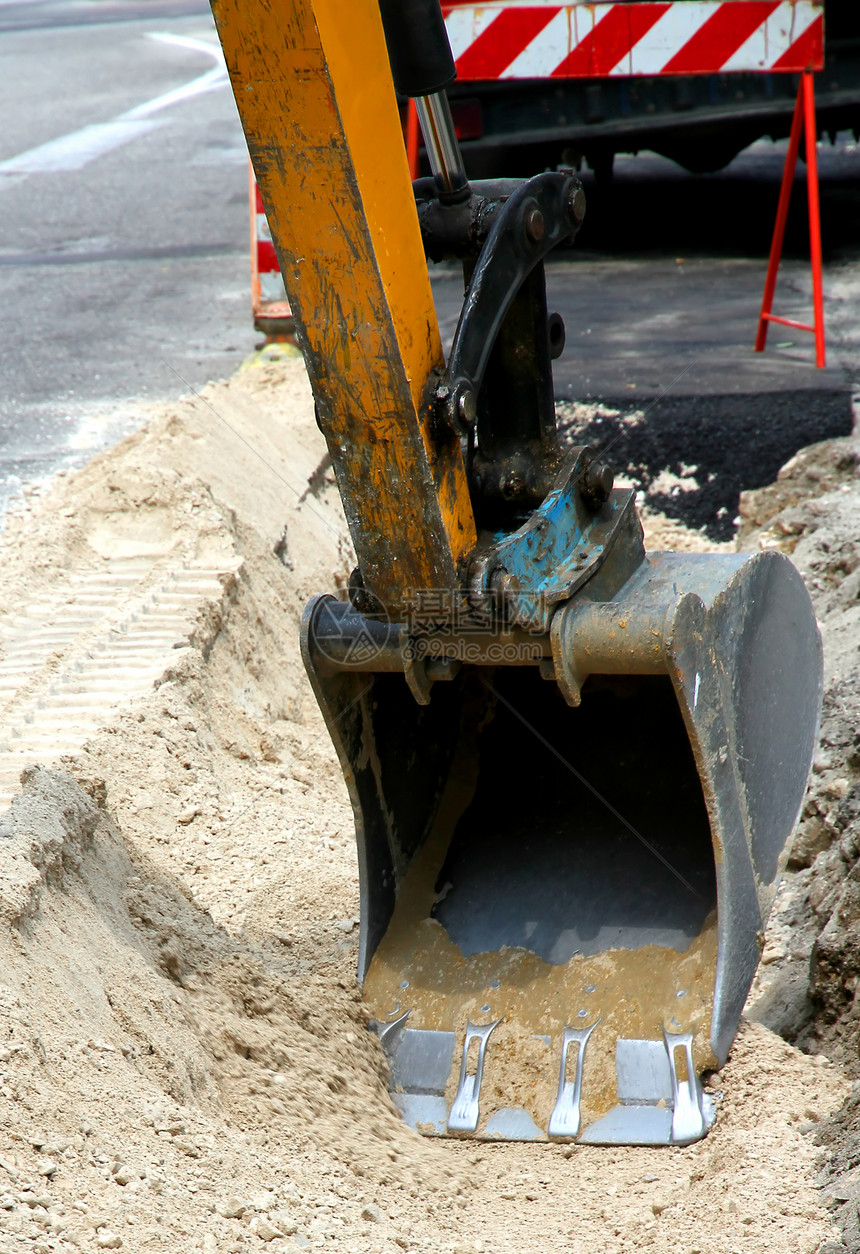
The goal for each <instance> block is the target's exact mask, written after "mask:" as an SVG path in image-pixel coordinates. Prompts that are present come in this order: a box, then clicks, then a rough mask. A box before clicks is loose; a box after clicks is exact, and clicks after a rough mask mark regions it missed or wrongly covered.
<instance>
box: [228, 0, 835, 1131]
mask: <svg viewBox="0 0 860 1254" xmlns="http://www.w3.org/2000/svg"><path fill="white" fill-rule="evenodd" d="M213 12H214V15H215V20H216V23H217V26H218V30H219V35H220V37H221V41H222V44H223V47H224V52H225V59H226V63H227V66H228V69H229V72H230V77H231V80H232V83H233V88H234V93H235V97H236V102H237V106H238V108H239V112H240V115H241V118H242V123H243V126H244V129H245V134H246V137H247V140H248V146H249V150H250V153H251V157H252V160H253V163H254V170H255V174H256V177H257V180H258V183H259V187H260V191H261V195H262V198H263V202H264V205H265V208H266V214H267V218H268V221H269V223H270V225H271V228H272V234H273V239H274V243H275V247H276V250H277V253H278V258H279V263H280V267H281V271H282V273H283V275H284V278H285V281H286V283H287V290H288V293H289V297H290V305H291V308H292V310H293V314H294V317H295V323H296V333H297V336H298V339H299V342H300V344H301V346H302V349H303V352H304V357H305V363H306V366H307V370H308V376H309V378H310V382H311V385H312V388H313V392H314V398H315V402H316V408H317V419H318V422H319V426H320V429H321V431H322V432H323V434H324V436H325V438H326V441H327V446H328V451H329V455H330V457H331V462H332V466H333V469H334V473H335V476H336V478H337V483H338V488H339V490H340V494H341V497H342V499H343V502H344V507H345V514H346V517H347V520H348V523H349V527H350V534H351V537H352V541H353V545H354V548H355V553H356V557H357V559H358V565H357V567H356V570H355V571H354V572H353V575H352V577H351V579H350V583H349V590H348V593H349V600H345V601H340V600H337V599H335V598H334V597H331V596H325V595H324V596H321V597H317V598H315V599H314V600H313V601H312V602H311V604H310V605H309V607H308V609H307V611H306V614H305V617H304V620H303V628H302V648H303V653H304V658H305V663H306V666H307V670H308V674H309V676H310V680H311V683H312V685H313V687H314V690H315V692H316V696H317V698H318V701H319V704H320V707H321V709H322V711H323V713H324V716H325V718H326V721H327V723H328V727H329V730H330V732H331V735H332V738H333V740H334V743H335V745H336V747H337V752H338V754H339V755H340V761H341V764H342V766H343V771H344V776H345V778H346V782H347V785H348V787H349V790H350V794H351V797H352V803H353V807H354V810H355V822H356V838H357V844H358V861H359V874H360V891H361V929H360V941H359V964H358V977H359V980H360V983H361V986H362V989H363V994H364V997H365V999H366V1001H367V1003H368V1005H369V1007H370V1010H371V1013H372V1017H373V1021H374V1023H375V1025H376V1028H377V1031H378V1033H379V1036H380V1039H381V1042H382V1045H383V1046H384V1048H385V1050H386V1052H387V1054H388V1057H389V1060H390V1064H391V1084H392V1094H393V1097H394V1101H395V1102H396V1103H397V1105H398V1107H399V1108H400V1110H401V1111H402V1113H403V1117H404V1118H405V1119H406V1120H407V1121H408V1122H409V1123H410V1124H412V1126H413V1127H415V1128H417V1129H419V1130H420V1131H422V1132H426V1133H429V1134H435V1135H452V1136H477V1137H484V1138H490V1139H493V1138H496V1139H515V1140H542V1139H546V1138H555V1139H561V1140H574V1139H579V1140H581V1141H589V1142H594V1143H597V1142H602V1143H609V1144H621V1143H633V1144H685V1143H688V1142H691V1141H694V1140H696V1139H697V1138H698V1137H701V1136H702V1135H704V1133H705V1132H706V1130H707V1128H708V1125H709V1123H710V1121H711V1120H712V1118H713V1116H714V1110H713V1103H712V1101H711V1099H710V1098H709V1097H708V1096H707V1095H706V1094H705V1093H704V1091H703V1087H702V1081H701V1077H702V1075H703V1073H705V1072H707V1071H708V1070H709V1069H712V1068H714V1067H718V1066H719V1065H720V1064H721V1063H722V1062H723V1061H724V1060H725V1058H726V1056H727V1053H728V1050H729V1048H730V1045H731V1042H732V1039H733V1035H734V1033H735V1030H736V1028H737V1024H738V1020H739V1017H740V1014H741V1011H742V1008H743V1004H744V999H745V997H746V995H747V992H748V990H749V987H750V982H751V980H752V978H753V974H754V972H755V968H756V964H757V961H758V958H759V954H760V949H761V944H762V934H763V929H764V926H765V920H766V918H767V913H768V910H769V908H770V905H771V901H772V898H773V894H774V891H775V886H776V882H777V878H778V876H779V873H780V870H781V868H782V865H783V862H784V859H785V857H786V850H787V846H788V842H789V840H790V837H791V833H792V830H793V827H794V824H795V821H796V818H797V815H798V811H799V808H800V804H801V799H802V796H803V791H804V787H805V784H806V777H807V772H808V770H809V765H810V760H811V756H812V750H813V745H814V741H815V735H816V729H817V720H818V711H819V705H820V695H821V649H820V641H819V635H818V630H817V627H816V623H815V619H814V615H813V612H812V608H811V604H810V601H809V597H808V595H807V593H806V591H805V589H804V586H803V583H802V581H801V579H800V576H799V575H798V574H797V572H796V570H795V569H794V567H793V566H792V565H791V563H790V562H789V561H788V559H787V558H785V557H783V556H782V555H781V554H779V553H776V552H765V553H759V554H756V555H755V556H752V557H749V556H742V555H736V556H729V555H723V554H715V555H687V554H673V553H649V554H646V552H645V550H644V547H643V540H642V529H641V526H640V524H639V520H638V517H637V515H636V511H635V507H634V501H633V494H632V493H631V492H630V491H629V490H625V489H621V488H615V487H614V486H613V477H612V473H611V470H610V469H609V467H608V466H606V465H605V464H604V463H603V462H602V460H600V459H599V458H598V456H597V454H596V453H595V450H593V449H589V448H579V449H569V448H565V447H564V446H563V445H562V443H561V441H560V440H559V437H558V433H557V430H556V423H555V408H554V399H553V396H554V392H553V383H552V369H551V361H552V359H553V358H555V357H557V356H558V354H559V353H560V352H561V351H562V349H563V347H564V328H563V324H562V322H561V319H560V318H559V317H558V316H557V315H554V314H550V313H549V312H548V309H547V298H546V284H545V276H544V261H545V259H546V257H547V256H548V255H549V254H550V252H551V251H552V250H553V249H555V248H558V247H568V246H569V245H570V244H572V242H573V239H574V237H575V235H576V233H577V231H578V230H579V228H580V226H581V224H582V221H583V218H584V214H585V200H584V194H583V190H582V187H581V185H580V184H579V182H578V180H577V179H576V177H575V176H574V174H573V173H572V172H571V171H565V170H559V171H549V172H545V173H543V174H540V175H537V176H536V177H534V178H531V179H528V180H510V179H506V180H495V181H489V182H486V183H474V184H470V183H469V182H468V180H467V179H466V176H465V173H464V169H463V164H462V158H461V155H460V152H459V148H458V143H457V137H456V133H455V130H454V126H453V122H452V119H451V114H450V109H449V108H448V104H447V99H446V97H445V92H444V86H445V83H446V82H448V81H450V79H451V78H452V77H453V74H454V62H453V59H452V57H451V52H450V49H449V48H448V45H447V40H446V37H445V27H444V23H443V19H442V13H441V10H440V9H439V6H438V4H436V3H434V0H382V17H381V16H380V9H379V5H378V0H353V3H352V4H351V6H350V10H349V21H348V23H347V25H344V6H343V5H342V4H339V3H338V2H337V0H283V2H282V3H279V4H268V3H262V0H261V2H259V3H255V2H254V0H213ZM383 19H384V23H385V25H384V27H383ZM386 40H387V47H388V53H387V52H386ZM389 53H390V55H391V66H392V68H393V70H394V79H395V83H396V86H397V89H398V91H399V92H400V93H401V95H402V96H404V97H411V98H415V99H416V104H417V108H418V113H419V119H420V121H421V126H422V131H423V134H424V140H425V146H426V150H427V155H428V158H429V161H430V166H431V169H432V172H433V177H432V178H425V179H419V180H417V181H416V183H415V185H414V186H413V185H412V183H411V181H410V179H409V173H408V169H407V164H406V157H405V153H404V150H403V140H402V134H401V130H400V122H399V115H398V110H397V103H396V98H395V93H394V90H393V86H392V77H391V71H390V70H389V55H388V54H389ZM425 254H426V255H427V256H429V257H431V258H434V259H439V258H448V259H449V260H458V261H460V262H461V263H462V266H463V273H464V286H465V288H466V294H465V299H464V304H463V309H462V313H461V316H460V320H459V323H458V326H457V330H456V333H455V335H454V340H453V343H452V345H451V348H450V351H449V353H448V354H447V358H446V357H445V356H444V355H443V351H442V344H441V339H440V336H439V331H438V325H437V322H436V318H435V313H434V309H433V297H432V292H431V288H430V283H429V278H428V273H427V266H426V260H425Z"/></svg>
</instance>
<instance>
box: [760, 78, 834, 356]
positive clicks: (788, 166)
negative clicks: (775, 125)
mask: <svg viewBox="0 0 860 1254" xmlns="http://www.w3.org/2000/svg"><path fill="white" fill-rule="evenodd" d="M801 130H802V131H803V132H804V134H805V138H806V196H807V201H808V206H809V252H810V257H811V260H812V311H813V312H812V326H810V325H809V323H808V322H797V321H795V319H793V318H780V317H777V315H776V314H774V313H771V309H772V307H773V294H774V291H775V289H776V276H777V272H778V271H779V261H780V258H781V256H782V241H783V237H784V236H785V222H786V218H787V217H788V202H789V200H790V199H791V189H792V186H793V184H794V171H795V167H796V166H797V154H798V150H799V149H800V132H801ZM815 140H816V127H815V76H814V75H813V72H812V70H804V72H803V77H802V78H801V80H800V87H799V88H798V89H797V104H796V105H795V106H794V117H793V119H792V123H791V135H790V136H789V140H788V152H787V153H786V154H785V167H784V169H783V172H782V186H781V187H780V189H779V206H778V208H777V211H776V223H775V224H774V228H773V240H772V241H771V245H770V258H769V260H768V263H767V278H766V279H765V284H764V296H763V297H762V302H761V313H760V314H759V319H758V333H757V334H756V338H755V351H756V352H757V353H763V352H764V346H765V343H766V341H767V329H768V325H769V324H770V323H771V322H778V323H779V324H780V325H781V326H784V327H793V328H794V329H795V330H796V331H811V332H812V334H813V335H814V336H815V364H816V366H818V367H819V368H823V367H824V366H825V365H826V364H827V357H826V348H825V343H824V287H823V283H822V278H821V213H820V210H819V202H818V152H817V149H816V144H815Z"/></svg>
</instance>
